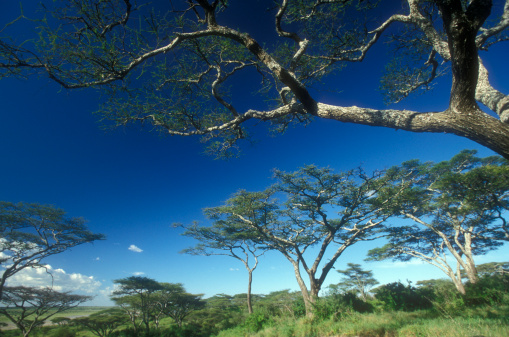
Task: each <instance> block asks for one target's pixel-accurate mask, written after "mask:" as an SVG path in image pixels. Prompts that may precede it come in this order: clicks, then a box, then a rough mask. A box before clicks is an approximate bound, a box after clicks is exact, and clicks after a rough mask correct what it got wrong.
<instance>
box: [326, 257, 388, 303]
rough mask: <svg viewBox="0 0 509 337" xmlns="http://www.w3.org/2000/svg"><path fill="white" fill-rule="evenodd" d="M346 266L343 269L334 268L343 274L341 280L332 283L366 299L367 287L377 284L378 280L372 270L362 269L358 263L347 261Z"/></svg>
mask: <svg viewBox="0 0 509 337" xmlns="http://www.w3.org/2000/svg"><path fill="white" fill-rule="evenodd" d="M347 265H348V268H347V269H345V270H336V271H337V272H338V273H340V274H342V275H344V276H343V278H342V279H341V282H339V283H337V284H335V285H333V286H334V288H338V289H342V290H343V291H345V292H346V291H353V292H355V293H357V294H359V296H360V297H361V298H362V300H363V301H367V299H368V293H369V289H370V288H372V287H373V286H375V285H377V284H378V283H379V282H378V281H377V280H376V279H375V278H374V277H373V272H371V271H368V270H363V269H362V268H361V265H360V264H356V263H348V264H347Z"/></svg>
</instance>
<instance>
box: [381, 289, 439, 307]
mask: <svg viewBox="0 0 509 337" xmlns="http://www.w3.org/2000/svg"><path fill="white" fill-rule="evenodd" d="M373 292H374V293H375V298H376V299H377V300H378V301H380V302H382V307H383V309H384V310H392V311H399V310H403V311H414V310H420V309H429V308H431V307H432V303H431V301H430V297H432V294H433V293H432V292H431V291H430V290H429V289H426V288H415V287H413V286H412V285H411V284H410V283H409V284H408V285H407V286H405V285H403V284H402V283H401V282H393V283H388V284H385V285H383V286H381V287H378V288H376V289H374V290H373Z"/></svg>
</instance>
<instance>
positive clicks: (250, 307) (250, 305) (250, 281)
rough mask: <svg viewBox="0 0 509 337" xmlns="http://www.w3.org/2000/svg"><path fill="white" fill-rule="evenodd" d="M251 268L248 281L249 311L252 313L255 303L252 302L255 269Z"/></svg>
mask: <svg viewBox="0 0 509 337" xmlns="http://www.w3.org/2000/svg"><path fill="white" fill-rule="evenodd" d="M248 270H249V280H248V282H247V311H248V312H249V313H250V314H252V313H253V305H252V303H251V284H252V283H253V270H252V269H248Z"/></svg>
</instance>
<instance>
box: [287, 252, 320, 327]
mask: <svg viewBox="0 0 509 337" xmlns="http://www.w3.org/2000/svg"><path fill="white" fill-rule="evenodd" d="M287 259H288V260H289V261H290V262H291V263H292V265H293V270H294V272H295V278H296V279H297V283H298V284H299V288H300V292H301V294H302V299H303V300H304V307H305V308H306V316H307V317H313V304H314V303H315V299H316V298H313V296H312V295H310V293H309V291H308V288H307V287H306V284H305V283H304V280H303V279H302V276H301V275H300V268H299V262H297V261H295V260H293V259H291V258H289V257H288V256H287Z"/></svg>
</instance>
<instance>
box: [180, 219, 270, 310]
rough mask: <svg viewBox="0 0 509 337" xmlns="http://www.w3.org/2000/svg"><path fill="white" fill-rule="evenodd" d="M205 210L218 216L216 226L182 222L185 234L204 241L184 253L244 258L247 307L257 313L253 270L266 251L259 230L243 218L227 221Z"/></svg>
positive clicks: (215, 221) (215, 220) (242, 259)
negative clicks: (258, 240) (251, 226)
mask: <svg viewBox="0 0 509 337" xmlns="http://www.w3.org/2000/svg"><path fill="white" fill-rule="evenodd" d="M205 213H206V215H208V216H209V218H212V219H213V220H214V224H213V226H211V227H204V226H198V224H193V225H191V226H184V225H178V226H181V227H183V228H185V231H184V232H183V233H182V235H184V236H188V237H192V238H194V239H196V240H198V241H199V242H200V243H199V244H197V245H196V246H195V247H192V248H187V249H184V250H182V251H181V253H185V254H192V255H205V256H210V255H225V256H231V257H233V258H235V259H237V260H239V261H241V262H242V263H243V264H244V266H245V268H246V269H247V272H248V283H247V308H248V312H249V313H250V314H251V313H253V305H252V303H251V302H252V301H251V285H252V283H253V272H254V270H255V269H256V267H257V266H258V257H260V256H261V255H263V254H264V252H265V251H264V250H263V249H260V248H261V247H260V244H259V243H257V242H256V241H257V240H256V236H257V235H258V234H257V232H256V231H253V230H249V229H246V228H245V226H243V224H242V223H241V222H239V223H237V224H236V223H232V222H227V221H223V220H221V219H219V218H218V217H217V216H216V215H214V214H213V213H210V212H208V211H205ZM250 257H251V258H252V259H253V260H254V263H251V262H250Z"/></svg>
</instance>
